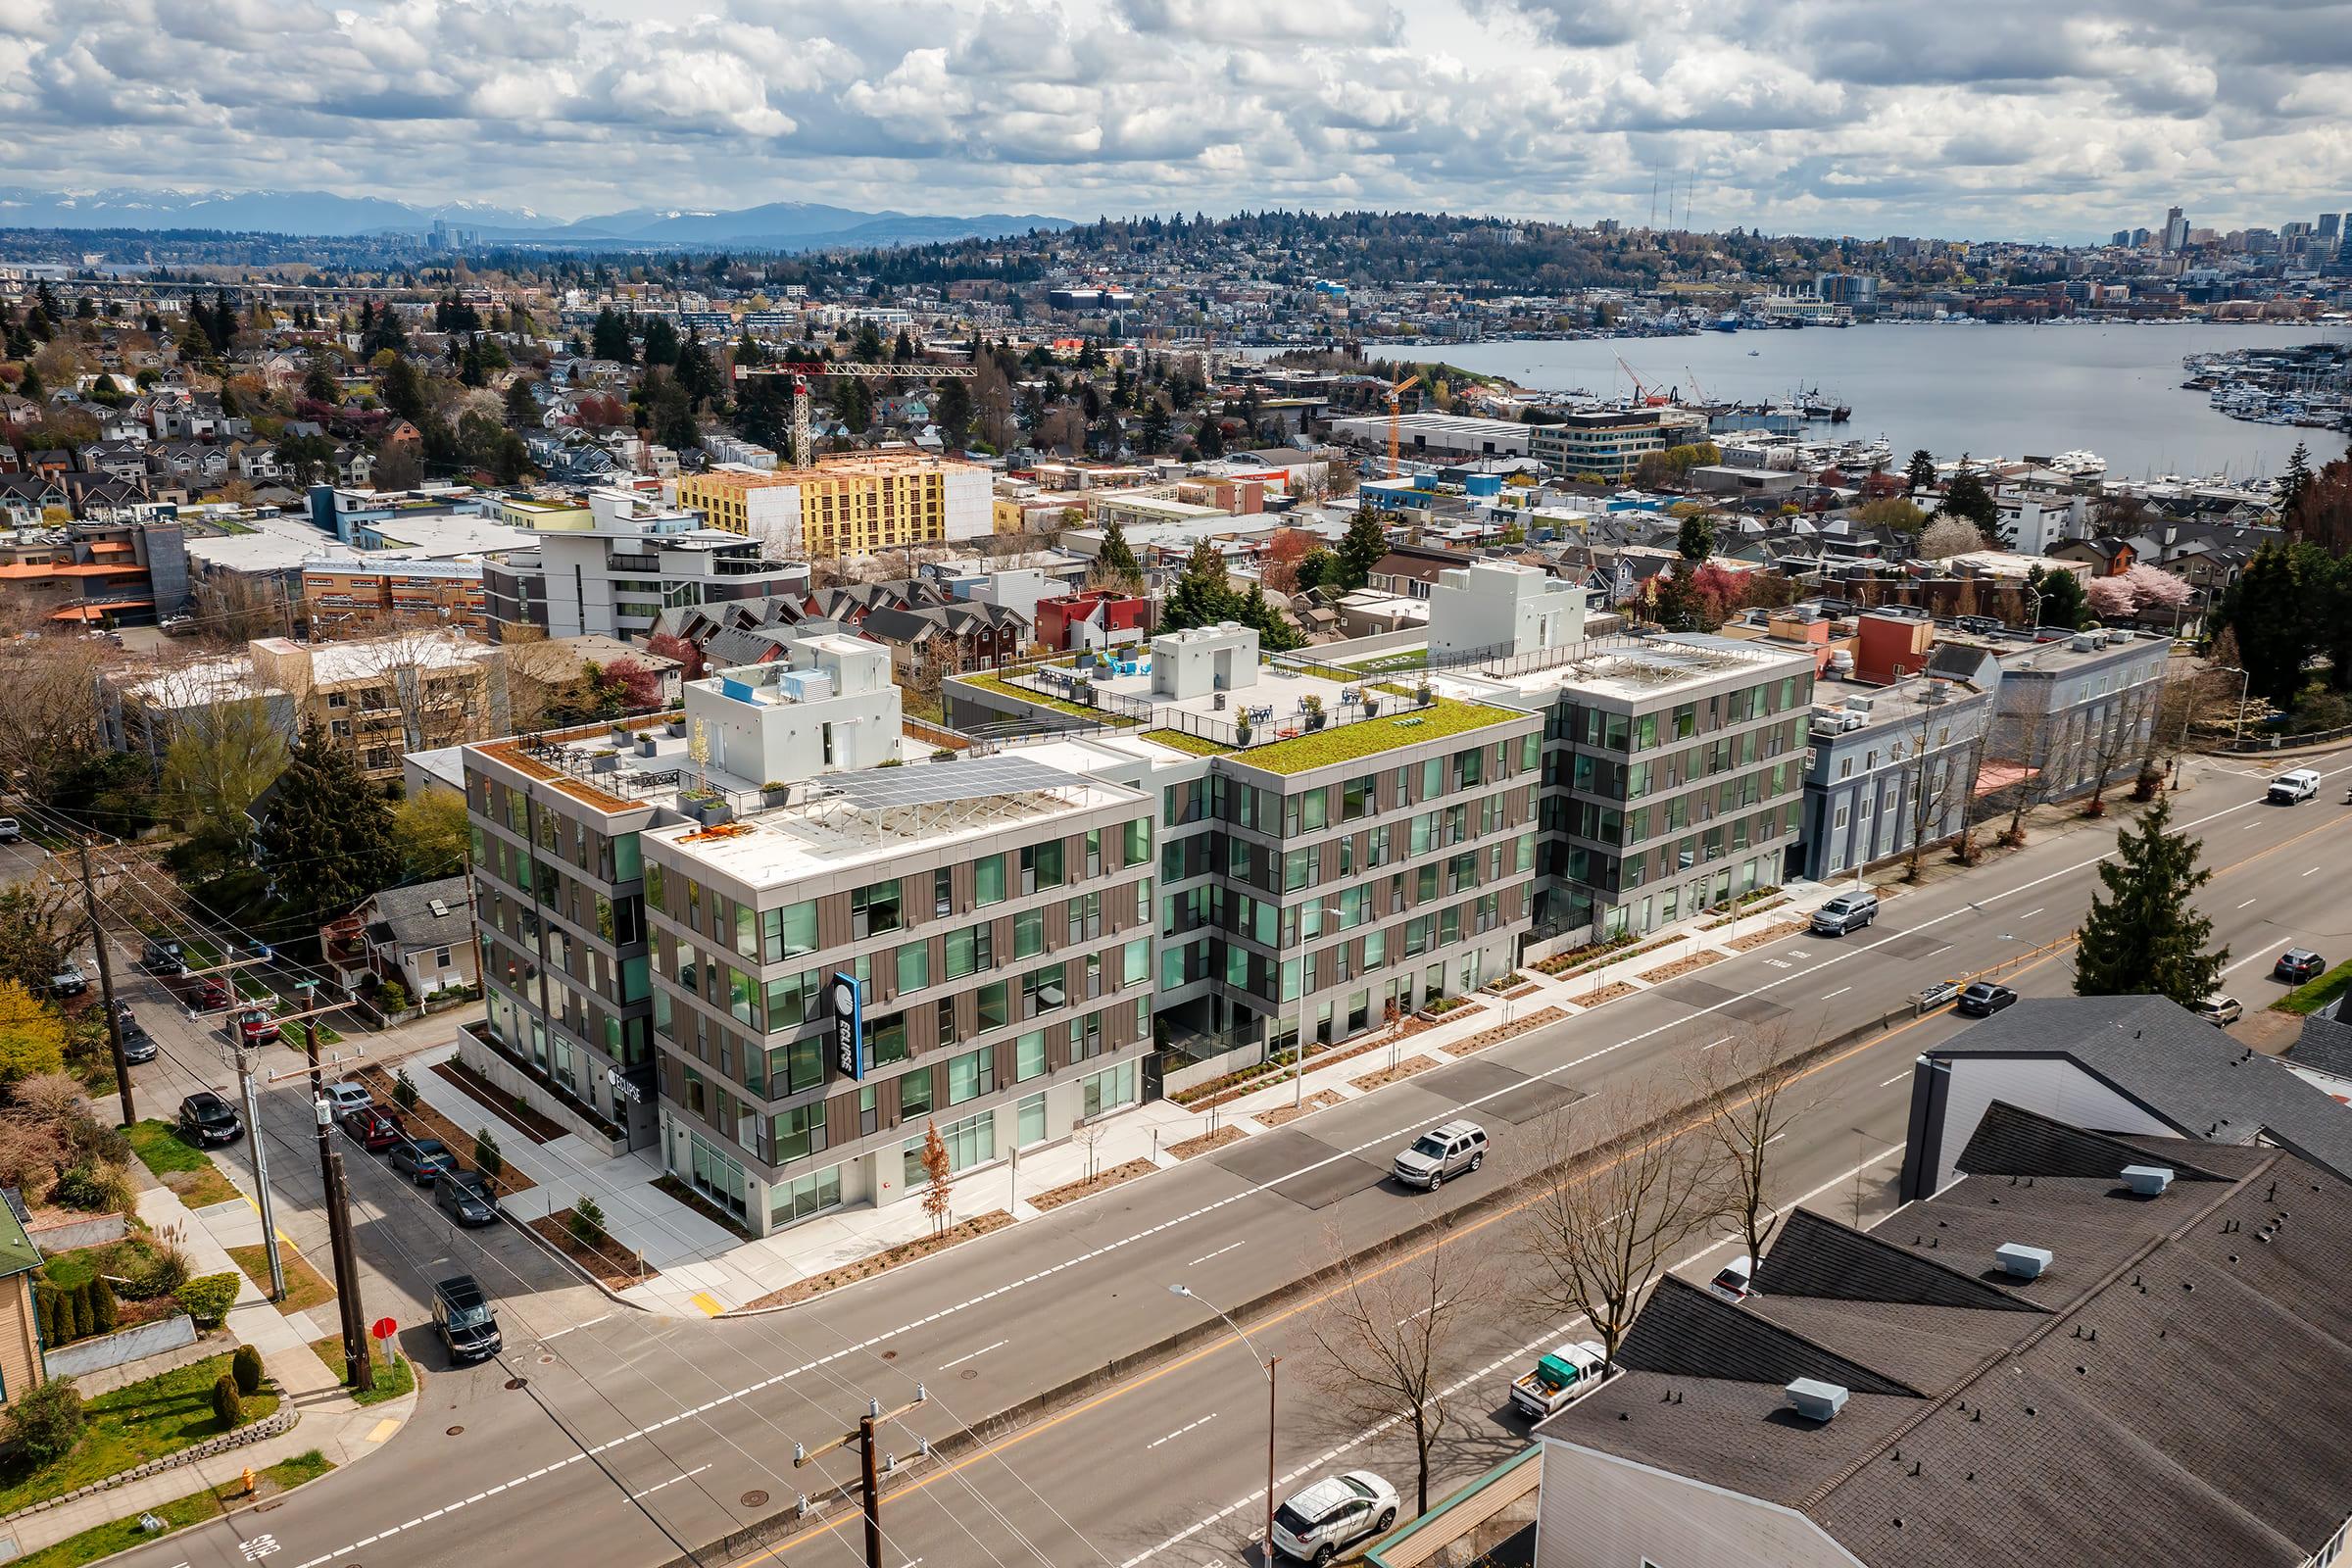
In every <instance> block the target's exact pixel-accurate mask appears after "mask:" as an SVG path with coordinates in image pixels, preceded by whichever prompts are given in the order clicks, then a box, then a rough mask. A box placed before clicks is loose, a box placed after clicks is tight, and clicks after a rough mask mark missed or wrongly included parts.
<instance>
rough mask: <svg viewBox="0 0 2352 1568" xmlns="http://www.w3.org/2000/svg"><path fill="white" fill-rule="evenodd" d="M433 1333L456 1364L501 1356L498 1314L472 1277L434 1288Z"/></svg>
mask: <svg viewBox="0 0 2352 1568" xmlns="http://www.w3.org/2000/svg"><path fill="white" fill-rule="evenodd" d="M433 1332H434V1333H436V1334H438V1335H440V1336H441V1344H442V1345H443V1346H444V1347H445V1348H447V1349H448V1351H449V1358H450V1359H451V1360H453V1361H479V1360H481V1359H483V1358H484V1357H486V1356H493V1355H496V1354H497V1353H498V1352H499V1349H500V1347H501V1344H502V1342H501V1340H500V1338H499V1333H498V1313H497V1312H496V1311H495V1310H493V1309H492V1307H491V1305H490V1298H489V1297H487V1296H485V1295H483V1294H482V1288H481V1286H480V1285H478V1284H476V1283H475V1282H474V1278H473V1276H472V1275H470V1274H461V1275H459V1276H458V1277H457V1278H456V1279H450V1280H443V1281H442V1282H441V1283H440V1284H438V1285H436V1286H434V1287H433Z"/></svg>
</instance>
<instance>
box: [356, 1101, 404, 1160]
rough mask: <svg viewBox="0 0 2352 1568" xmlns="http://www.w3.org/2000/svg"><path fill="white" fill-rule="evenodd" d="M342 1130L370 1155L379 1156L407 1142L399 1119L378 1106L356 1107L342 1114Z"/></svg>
mask: <svg viewBox="0 0 2352 1568" xmlns="http://www.w3.org/2000/svg"><path fill="white" fill-rule="evenodd" d="M343 1130H344V1131H345V1132H347V1133H349V1134H351V1136H352V1138H353V1140H354V1141H355V1142H357V1143H358V1144H359V1146H360V1147H361V1148H362V1149H365V1150H366V1151H368V1152H369V1153H370V1154H380V1153H382V1152H384V1151H385V1150H387V1149H390V1148H391V1147H393V1146H394V1145H395V1144H405V1143H407V1142H408V1141H409V1133H408V1129H407V1128H405V1127H403V1126H401V1124H400V1118H398V1117H397V1116H395V1115H393V1114H392V1113H391V1112H390V1111H388V1110H386V1109H384V1108H383V1107H382V1106H380V1105H358V1106H354V1107H353V1108H352V1109H350V1110H347V1111H345V1112H344V1113H343Z"/></svg>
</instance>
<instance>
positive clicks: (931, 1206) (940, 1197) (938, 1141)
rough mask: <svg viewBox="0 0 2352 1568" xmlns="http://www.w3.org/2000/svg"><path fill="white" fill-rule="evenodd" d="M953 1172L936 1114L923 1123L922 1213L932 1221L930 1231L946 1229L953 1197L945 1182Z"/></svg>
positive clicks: (944, 1230)
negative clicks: (940, 1134)
mask: <svg viewBox="0 0 2352 1568" xmlns="http://www.w3.org/2000/svg"><path fill="white" fill-rule="evenodd" d="M951 1174H952V1171H951V1167H950V1162H949V1159H948V1143H947V1140H946V1139H944V1138H942V1137H940V1136H939V1122H938V1120H937V1119H936V1118H934V1119H933V1120H930V1121H926V1122H925V1123H923V1217H924V1218H926V1219H928V1220H929V1221H930V1222H931V1234H932V1235H934V1236H944V1235H946V1234H947V1231H948V1210H949V1207H950V1205H951V1204H953V1203H954V1202H955V1201H956V1194H955V1191H954V1189H952V1188H951V1187H950V1186H949V1185H948V1181H949V1178H950V1176H951Z"/></svg>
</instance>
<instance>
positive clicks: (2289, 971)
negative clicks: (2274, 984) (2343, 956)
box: [2271, 948, 2327, 986]
mask: <svg viewBox="0 0 2352 1568" xmlns="http://www.w3.org/2000/svg"><path fill="white" fill-rule="evenodd" d="M2325 968H2327V959H2325V958H2323V957H2321V956H2319V955H2318V954H2316V953H2314V952H2312V951H2311V950H2310V949H2309V948H2289V949H2287V950H2286V951H2285V952H2284V953H2281V954H2280V955H2278V962H2277V963H2275V964H2273V965H2271V978H2272V979H2274V980H2283V981H2285V982H2286V983H2287V984H2288V985H2290V986H2299V985H2301V984H2302V983H2303V982H2304V981H2306V980H2309V979H2311V978H2312V977H2313V976H2314V975H2316V974H2318V973H2319V972H2320V971H2321V970H2323V969H2325Z"/></svg>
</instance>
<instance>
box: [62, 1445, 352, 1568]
mask: <svg viewBox="0 0 2352 1568" xmlns="http://www.w3.org/2000/svg"><path fill="white" fill-rule="evenodd" d="M334 1467H335V1466H334V1461H332V1460H330V1459H329V1458H327V1457H326V1455H324V1454H322V1453H320V1452H319V1450H318V1449H317V1448H313V1449H312V1450H311V1451H310V1452H308V1453H298V1454H296V1455H295V1456H294V1457H293V1458H291V1459H281V1460H279V1461H278V1462H277V1463H276V1464H273V1465H271V1466H270V1467H269V1468H268V1469H266V1470H264V1471H263V1472H262V1473H261V1475H260V1476H259V1477H258V1478H257V1479H258V1480H259V1481H260V1482H261V1486H260V1487H259V1489H258V1491H259V1494H260V1495H262V1496H264V1497H268V1496H270V1495H274V1494H277V1493H282V1492H290V1491H292V1490H293V1489H294V1488H296V1487H299V1486H301V1485H302V1484H303V1483H304V1482H305V1481H316V1480H317V1479H318V1478H319V1477H320V1476H322V1475H324V1474H326V1473H327V1472H328V1471H329V1470H332V1469H333V1468H334ZM226 1495H227V1494H225V1493H221V1492H199V1493H196V1494H193V1495H190V1496H185V1497H178V1498H174V1499H173V1500H172V1501H171V1502H167V1503H164V1504H163V1505H162V1506H160V1507H156V1508H150V1509H148V1510H147V1511H148V1512H149V1513H152V1514H154V1515H155V1516H156V1517H157V1518H158V1519H161V1520H162V1521H163V1522H164V1525H165V1529H164V1532H163V1533H164V1534H165V1535H170V1534H171V1533H172V1531H174V1530H185V1529H186V1528H187V1527H188V1526H190V1525H200V1524H203V1523H204V1522H205V1521H206V1520H208V1519H217V1518H219V1517H220V1516H221V1514H223V1513H225V1512H227V1511H228V1510H227V1507H226V1504H225V1502H224V1501H223V1498H224V1497H225V1496H226ZM237 1500H239V1501H242V1500H243V1499H242V1498H239V1499H237ZM155 1539H157V1538H156V1537H154V1536H151V1535H149V1534H148V1533H147V1532H146V1531H144V1530H142V1529H140V1528H139V1521H138V1517H137V1515H135V1514H134V1515H132V1516H131V1517H130V1518H128V1519H118V1520H116V1521H115V1522H114V1523H113V1524H109V1525H99V1526H97V1527H96V1528H94V1529H90V1530H84V1531H83V1532H82V1533H81V1534H80V1535H78V1536H68V1537H67V1538H66V1539H65V1540H63V1541H61V1542H58V1543H57V1544H55V1545H50V1546H43V1547H42V1548H41V1549H40V1550H38V1551H36V1552H33V1553H31V1554H30V1555H29V1556H25V1557H19V1558H16V1559H15V1565H16V1568H79V1565H80V1564H82V1563H88V1562H96V1561H97V1560H98V1559H99V1558H101V1557H111V1556H113V1555H114V1554H115V1553H116V1552H118V1551H128V1550H129V1549H130V1548H131V1547H133V1546H139V1545H144V1544H147V1543H148V1542H150V1541H153V1540H155Z"/></svg>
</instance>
